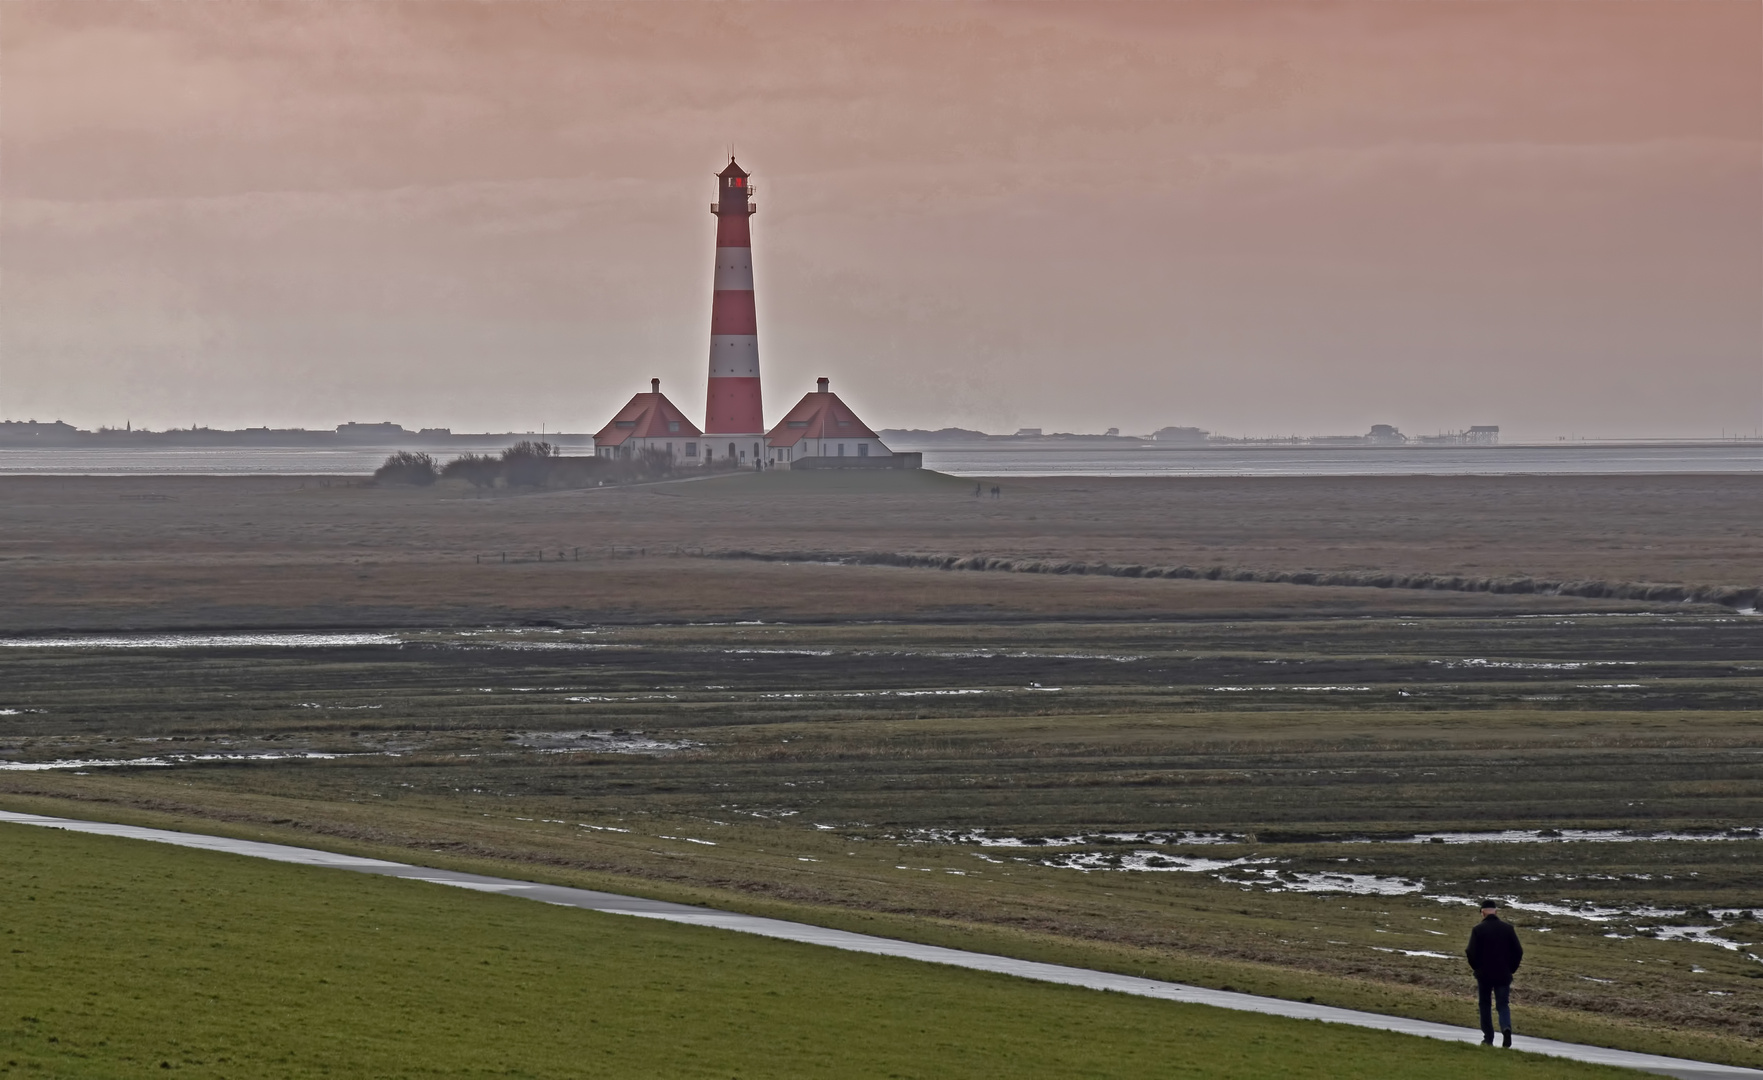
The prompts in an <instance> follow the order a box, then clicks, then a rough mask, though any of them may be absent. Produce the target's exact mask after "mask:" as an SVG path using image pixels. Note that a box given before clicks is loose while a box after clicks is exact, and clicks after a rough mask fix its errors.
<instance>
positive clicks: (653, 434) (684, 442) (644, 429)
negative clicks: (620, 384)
mask: <svg viewBox="0 0 1763 1080" xmlns="http://www.w3.org/2000/svg"><path fill="white" fill-rule="evenodd" d="M703 435H704V433H703V432H701V431H699V430H698V425H696V424H694V423H692V422H691V421H690V420H688V419H686V414H685V413H683V412H681V411H680V410H679V406H677V405H675V404H674V403H673V402H671V401H669V400H667V395H666V394H663V393H662V392H661V380H660V379H650V380H649V392H648V393H647V394H637V395H636V396H635V397H633V398H631V399H630V403H629V404H627V405H626V406H625V407H624V408H622V409H620V410H618V415H616V416H614V417H613V418H612V421H611V423H609V424H607V425H606V426H605V427H603V428H601V429H600V430H599V431H597V432H595V433H594V454H595V455H596V456H598V457H606V458H628V457H635V456H636V455H637V454H639V453H642V452H643V451H644V450H658V451H661V452H662V453H665V454H667V455H668V456H669V457H671V458H673V459H674V460H675V461H678V462H684V463H687V464H693V465H695V464H697V463H698V462H699V461H701V460H704V458H700V457H699V456H698V444H699V443H700V442H701V441H703ZM708 456H709V454H708V453H706V454H705V458H708Z"/></svg>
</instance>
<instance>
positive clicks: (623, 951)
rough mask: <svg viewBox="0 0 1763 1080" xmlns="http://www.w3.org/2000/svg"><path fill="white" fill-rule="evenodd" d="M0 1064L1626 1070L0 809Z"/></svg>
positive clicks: (626, 1070) (49, 1068)
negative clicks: (586, 907) (250, 854)
mask: <svg viewBox="0 0 1763 1080" xmlns="http://www.w3.org/2000/svg"><path fill="white" fill-rule="evenodd" d="M0 911H4V912H5V913H6V916H5V921H4V930H3V932H0V1073H4V1074H18V1075H53V1076H78V1077H112V1076H118V1077H120V1076H139V1075H141V1074H142V1073H143V1071H148V1070H150V1071H152V1072H153V1073H154V1074H156V1075H157V1074H159V1073H161V1071H167V1070H168V1071H182V1072H188V1073H194V1074H197V1075H203V1076H213V1077H250V1076H275V1077H300V1076H323V1075H338V1076H351V1077H356V1076H432V1075H446V1076H454V1075H497V1076H516V1077H550V1076H559V1077H562V1076H568V1077H578V1076H593V1077H615V1076H640V1077H655V1076H668V1077H711V1076H715V1077H759V1076H765V1077H781V1076H789V1077H817V1076H829V1077H831V1076H837V1077H851V1076H886V1077H933V1076H934V1077H964V1076H986V1077H990V1076H1001V1075H1007V1076H1012V1077H1037V1076H1048V1077H1054V1076H1057V1077H1092V1076H1093V1077H1102V1076H1133V1077H1140V1076H1208V1077H1262V1076H1276V1075H1277V1076H1293V1077H1305V1076H1309V1077H1321V1076H1364V1075H1388V1076H1396V1075H1399V1076H1405V1077H1416V1078H1420V1077H1440V1078H1443V1077H1457V1076H1464V1077H1468V1076H1474V1077H1507V1076H1510V1077H1524V1076H1538V1077H1542V1076H1549V1077H1577V1076H1585V1077H1593V1076H1622V1075H1633V1074H1630V1073H1627V1072H1624V1071H1622V1070H1614V1069H1600V1068H1593V1067H1590V1066H1577V1065H1572V1064H1569V1063H1566V1062H1561V1061H1557V1060H1551V1059H1543V1058H1530V1057H1526V1056H1522V1055H1517V1054H1505V1053H1502V1052H1496V1051H1484V1050H1481V1049H1480V1048H1477V1047H1470V1046H1460V1045H1452V1044H1442V1043H1434V1042H1430V1041H1427V1040H1422V1039H1412V1038H1406V1037H1402V1036H1395V1035H1389V1034H1385V1033H1379V1032H1370V1031H1360V1030H1355V1029H1349V1028H1342V1027H1338V1026H1334V1025H1321V1024H1315V1023H1304V1022H1297V1021H1287V1020H1279V1019H1275V1018H1270V1017H1258V1016H1253V1015H1247V1014H1240V1013H1230V1012H1224V1011H1219V1010H1213V1009H1207V1008H1202V1007H1198V1006H1181V1005H1173V1004H1169V1003H1166V1002H1156V1001H1148V1000H1143V999H1136V998H1129V997H1124V996H1118V995H1105V994H1098V993H1094V992H1090V991H1084V990H1077V989H1072V988H1066V987H1057V986H1048V985H1040V984H1035V983H1030V982H1025V981H1019V980H1013V979H1009V978H1005V977H1002V976H992V975H986V974H982V973H977V972H967V971H961V970H956V969H946V968H939V967H935V966H932V965H925V964H918V963H913V962H910V961H901V960H892V959H887V958H882V957H869V956H861V955H854V954H845V953H836V952H832V951H829V950H823V949H818V948H815V947H812V946H805V945H797V944H793V943H787V942H775V941H767V940H764V939H759V938H749V937H743V936H738V935H733V934H727V933H722V932H718V931H713V930H705V929H700V928H694V927H682V926H674V925H670V924H664V923H655V922H649V921H646V920H639V919H631V918H628V917H619V916H611V915H599V914H595V913H590V912H581V911H572V910H567V909H559V908H554V907H547V906H545V905H541V904H535V903H532V902H530V901H525V900H518V899H511V898H506V897H499V896H494V895H484V894H477V893H469V892H463V891H459V890H454V889H448V888H444V887H440V886H433V885H426V884H422V883H418V882H409V881H400V880H395V879H387V878H375V877H367V876H361V875H355V874H351V873H347V872H342V871H329V870H317V869H312V868H306V867H295V866H283V865H278V864H273V863H260V862H256V861H253V860H248V859H243V858H238V857H234V856H227V855H217V854H212V853H206V852H197V851H188V850H183V849H178V848H171V847H165V846H161V845H153V844H144V843H140V842H136V841H128V840H118V839H112V838H107V837H91V836H80V835H77V834H67V833H59V832H52V831H48V830H40V829H36V828H32V827H27V826H13V825H7V826H0Z"/></svg>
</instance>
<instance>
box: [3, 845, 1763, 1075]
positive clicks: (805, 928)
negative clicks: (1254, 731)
mask: <svg viewBox="0 0 1763 1080" xmlns="http://www.w3.org/2000/svg"><path fill="white" fill-rule="evenodd" d="M0 822H13V823H16V824H21V825H43V826H47V827H49V828H54V829H68V830H71V831H74V832H84V833H98V834H100V835H103V836H122V837H128V838H130V839H134V840H153V841H157V842H158V843H162V844H177V845H179V846H180V847H191V848H201V849H202V850H204V851H224V852H229V853H231V854H234V855H249V856H252V857H254V858H259V859H273V860H275V861H276V862H287V863H299V864H301V865H304V866H328V867H332V868H335V869H339V870H354V871H357V872H360V873H364V874H383V875H386V876H387V877H401V878H411V879H414V880H416V881H428V882H433V883H434V884H436V885H453V886H456V887H458V888H462V889H476V890H478V891H479V892H493V893H502V894H504V895H507V896H523V897H526V898H527V899H530V900H542V901H544V902H545V903H548V904H561V905H564V906H566V907H579V908H588V909H589V910H592V911H604V912H608V913H611V914H614V915H637V916H641V917H644V918H650V919H665V920H667V921H668V922H678V923H691V924H692V925H694V926H714V927H717V928H718V929H722V930H738V931H740V932H742V933H747V934H760V935H763V936H765V937H774V938H784V939H785V940H788V941H802V942H807V943H808V944H810V945H826V946H828V947H831V948H834V949H846V950H849V951H851V952H865V953H876V954H878V955H881V956H900V957H905V958H906V959H909V960H924V961H928V962H930V963H933V964H952V965H954V966H955V967H964V968H973V969H974V970H976V971H993V972H997V973H998V974H1001V975H1016V976H1019V977H1021V978H1024V979H1039V980H1041V981H1042V982H1054V983H1064V984H1066V985H1068V986H1086V987H1089V988H1090V989H1092V990H1114V991H1118V992H1119V993H1123V994H1138V995H1141V996H1143V997H1154V998H1162V999H1163V1000H1165V1001H1182V1002H1187V1003H1190V1004H1194V1005H1211V1006H1214V1007H1217V1008H1220V1009H1237V1010H1240V1011H1243V1012H1256V1013H1265V1014H1268V1015H1270V1016H1288V1017H1291V1018H1293V1019H1295V1020H1322V1021H1325V1022H1327V1023H1331V1024H1352V1025H1354V1026H1355V1027H1365V1028H1377V1029H1379V1030H1381V1031H1396V1032H1401V1033H1402V1034H1405V1035H1421V1036H1424V1037H1426V1038H1429V1039H1444V1040H1447V1041H1450V1042H1469V1043H1475V1042H1480V1041H1481V1032H1480V1031H1477V1030H1476V1029H1474V1028H1465V1027H1454V1026H1452V1025H1450V1024H1434V1023H1429V1022H1427V1021H1424V1020H1408V1019H1404V1018H1403V1017H1400V1016H1383V1015H1380V1014H1378V1013H1368V1012H1358V1011H1356V1010H1354V1009H1336V1008H1331V1007H1329V1006H1327V1005H1310V1004H1306V1003H1304V1002H1301V1001H1284V1000H1282V999H1280V998H1265V997H1256V996H1254V995H1252V994H1236V993H1229V992H1227V991H1223V990H1207V989H1205V988H1203V987H1198V986H1184V985H1183V984H1181V983H1171V982H1159V981H1157V980H1156V979H1139V978H1134V977H1133V976H1131V975H1114V974H1110V973H1109V972H1106V971H1090V970H1088V969H1085V968H1074V967H1064V966H1062V965H1060V964H1039V963H1035V962H1034V961H1031V960H1013V959H1011V958H1010V957H1007V956H991V955H988V954H986V953H975V952H965V951H963V950H960V949H944V948H940V947H938V946H936V945H918V944H915V943H913V942H910V941H895V940H893V939H892V938H882V937H872V936H870V935H868V934H853V933H850V932H848V931H845V930H829V929H827V928H826V927H824V926H809V925H807V924H805V923H793V922H785V921H783V920H781V919H765V918H760V917H759V916H756V915H739V914H736V913H734V912H732V911H717V910H715V909H713V908H701V907H691V906H689V905H686V904H670V903H666V902H665V901H661V900H644V899H642V898H641V897H636V896H620V895H619V894H617V893H607V892H596V891H594V890H592V889H572V888H568V887H566V886H563V885H540V884H536V883H534V882H530V881H514V880H511V879H509V878H497V877H485V876H483V875H482V874H466V873H461V872H459V871H456V870H436V869H432V868H430V867H426V866H411V865H408V864H406V863H396V862H387V861H385V860H383V859H366V858H362V857H360V856H358V855H339V854H337V853H336V852H332V851H318V850H315V849H313V848H299V847H288V846H287V845H284V844H262V843H257V842H256V841H252V840H234V839H231V838H229V837H225V836H203V835H201V834H199V833H185V832H172V831H169V830H166V829H144V828H141V827H139V826H136V825H112V824H109V823H107V822H101V821H76V820H74V819H71V818H54V817H41V816H38V815H36V814H17V813H12V812H9V811H5V810H0ZM1520 1048H1521V1049H1524V1050H1527V1051H1529V1052H1531V1053H1533V1054H1548V1055H1550V1056H1553V1057H1563V1058H1571V1059H1573V1060H1574V1061H1587V1062H1592V1063H1595V1064H1599V1065H1620V1066H1624V1067H1627V1068H1630V1069H1640V1070H1643V1071H1646V1072H1652V1073H1661V1074H1663V1075H1665V1076H1675V1077H1680V1078H1681V1080H1737V1078H1739V1077H1752V1078H1763V1071H1759V1070H1757V1069H1744V1068H1739V1067H1738V1066H1735V1065H1712V1064H1708V1063H1706V1062H1700V1061H1689V1060H1686V1059H1684V1058H1672V1057H1661V1056H1659V1055H1657V1054H1636V1053H1631V1052H1630V1051H1627V1050H1609V1049H1605V1048H1603V1047H1599V1046H1582V1045H1579V1044H1578V1043H1566V1042H1556V1041H1555V1040H1553V1039H1532V1038H1525V1037H1522V1036H1521V1037H1520Z"/></svg>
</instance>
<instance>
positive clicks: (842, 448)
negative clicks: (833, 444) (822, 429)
mask: <svg viewBox="0 0 1763 1080" xmlns="http://www.w3.org/2000/svg"><path fill="white" fill-rule="evenodd" d="M839 456H840V457H844V456H845V444H844V443H840V444H839Z"/></svg>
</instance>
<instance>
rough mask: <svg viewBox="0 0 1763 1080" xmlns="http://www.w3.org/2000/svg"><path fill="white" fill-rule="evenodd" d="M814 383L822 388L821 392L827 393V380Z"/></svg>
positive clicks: (817, 380) (818, 380)
mask: <svg viewBox="0 0 1763 1080" xmlns="http://www.w3.org/2000/svg"><path fill="white" fill-rule="evenodd" d="M814 381H815V383H817V384H818V385H819V386H820V392H821V393H823V394H824V393H826V386H827V380H826V379H816V380H814Z"/></svg>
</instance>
